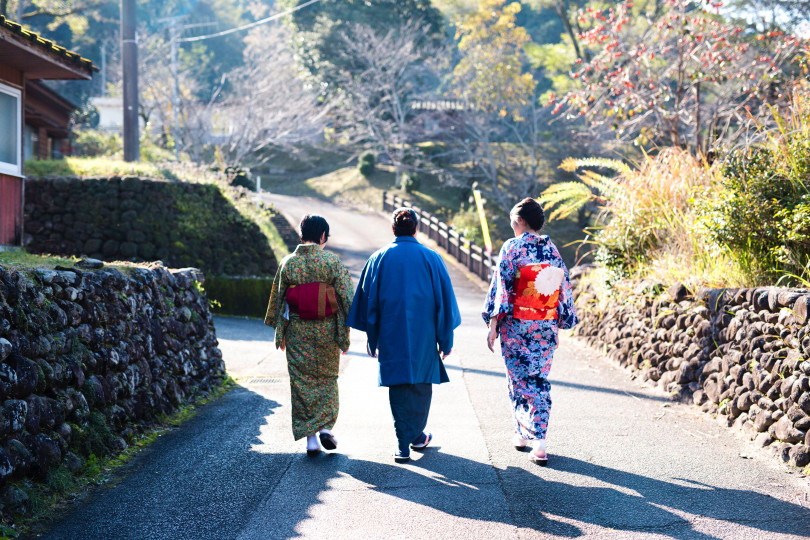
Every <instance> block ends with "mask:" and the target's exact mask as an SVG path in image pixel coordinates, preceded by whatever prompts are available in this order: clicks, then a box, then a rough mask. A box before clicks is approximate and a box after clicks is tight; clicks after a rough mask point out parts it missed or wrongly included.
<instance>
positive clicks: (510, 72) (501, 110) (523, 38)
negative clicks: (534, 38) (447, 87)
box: [453, 0, 536, 119]
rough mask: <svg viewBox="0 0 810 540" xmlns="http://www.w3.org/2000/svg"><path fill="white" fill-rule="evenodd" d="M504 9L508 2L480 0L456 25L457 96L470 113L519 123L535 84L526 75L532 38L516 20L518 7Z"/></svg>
mask: <svg viewBox="0 0 810 540" xmlns="http://www.w3.org/2000/svg"><path fill="white" fill-rule="evenodd" d="M504 4H506V0H482V1H481V2H480V4H479V6H478V10H477V11H475V12H472V13H470V14H468V15H467V16H465V17H463V18H461V19H459V20H458V21H457V26H456V39H458V49H459V52H460V53H461V55H462V56H461V60H459V62H458V64H457V65H456V68H455V69H454V70H453V79H454V83H455V87H456V93H457V94H458V95H459V97H461V98H462V99H463V100H465V101H466V102H468V103H469V104H470V106H471V107H472V108H474V109H476V110H480V111H484V112H488V113H493V112H494V113H497V114H498V115H500V116H501V117H507V116H512V117H513V118H515V119H518V117H519V112H518V111H519V110H520V109H521V108H522V107H524V106H525V105H527V104H528V103H529V102H530V101H531V99H532V96H533V94H534V87H535V84H536V83H535V81H534V77H532V75H531V73H524V71H523V65H524V60H525V56H524V53H523V48H524V47H525V46H526V44H528V43H530V42H531V38H530V37H529V34H528V32H526V29H525V28H523V27H521V26H518V25H517V23H516V20H515V19H516V15H517V14H518V13H519V12H520V9H521V7H520V4H519V3H518V2H512V3H510V4H507V5H504Z"/></svg>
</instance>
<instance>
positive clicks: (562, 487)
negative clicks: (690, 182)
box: [44, 196, 810, 539]
mask: <svg viewBox="0 0 810 540" xmlns="http://www.w3.org/2000/svg"><path fill="white" fill-rule="evenodd" d="M268 198H269V199H270V200H272V202H274V203H276V204H277V206H279V207H280V208H282V209H283V210H284V211H285V212H286V213H287V214H288V216H289V217H290V218H291V219H293V220H297V219H300V217H301V215H302V214H303V213H305V212H318V213H321V214H322V215H324V216H325V217H326V218H327V219H328V220H329V222H330V225H331V228H332V231H331V232H332V237H331V239H330V242H329V245H328V246H327V247H328V248H329V249H332V250H334V251H335V252H336V253H338V254H339V255H340V256H341V257H343V259H344V261H345V262H346V263H347V265H349V266H350V267H351V270H352V273H353V275H354V276H355V277H356V276H357V274H358V273H359V270H360V268H361V267H362V264H363V263H364V262H365V259H366V257H367V256H368V255H369V254H370V253H371V252H372V251H374V250H375V249H376V248H378V247H380V246H382V245H383V244H385V243H386V242H388V241H389V240H390V238H391V233H390V227H389V225H388V222H387V221H386V220H385V219H384V218H382V217H380V216H377V215H374V214H358V213H356V212H352V211H348V210H344V209H340V208H336V207H333V206H331V205H329V204H328V203H324V202H322V201H316V200H313V199H292V198H288V197H282V196H268ZM449 268H450V271H451V275H452V277H453V281H454V286H455V290H456V294H457V296H458V300H459V304H460V307H461V311H462V318H463V321H464V322H463V324H462V326H461V327H460V328H459V329H458V330H457V334H456V347H455V350H454V352H453V354H452V355H451V356H450V358H449V359H448V370H449V373H450V377H451V382H450V383H449V384H445V385H441V386H437V387H435V391H434V401H433V407H432V410H431V417H430V421H429V423H428V428H429V430H430V431H432V432H433V433H434V436H435V443H434V444H432V445H431V447H430V448H429V449H428V451H426V452H425V453H424V454H423V455H419V454H416V453H414V454H413V455H414V457H415V459H414V461H412V462H411V463H410V464H407V465H397V464H395V463H394V462H393V459H392V457H391V454H392V452H393V450H394V448H395V443H396V439H395V437H394V433H393V425H392V421H391V418H390V412H389V409H388V402H387V393H386V390H385V389H383V388H379V387H377V386H376V379H377V375H376V363H375V361H374V360H373V359H371V358H368V357H367V356H366V355H365V353H364V350H365V341H364V339H363V338H364V336H363V334H361V333H355V334H353V335H352V348H351V350H350V351H349V353H348V354H347V355H345V356H344V357H343V360H342V366H341V376H340V395H341V398H340V399H341V409H340V418H339V420H338V423H337V425H336V427H335V432H336V435H337V437H338V440H339V451H338V452H335V453H333V454H325V455H322V456H320V457H318V458H315V459H309V458H307V457H306V456H305V454H304V442H303V441H298V442H296V441H293V440H292V434H291V428H290V416H289V386H288V379H287V373H286V364H285V360H284V356H283V354H281V353H279V352H277V351H276V350H275V349H274V348H273V346H272V338H273V332H272V330H271V329H269V328H267V327H265V326H264V325H263V324H262V323H261V321H255V320H246V319H236V318H218V319H217V321H216V325H217V333H218V337H219V340H220V346H221V348H222V350H223V352H224V356H225V360H226V363H227V364H228V368H229V370H230V372H231V373H232V375H233V376H234V377H236V378H237V380H238V381H239V382H240V387H239V388H237V389H235V390H233V391H232V392H230V393H229V394H228V395H226V396H225V397H223V398H222V399H220V400H219V401H217V402H215V403H212V404H210V405H207V406H205V407H203V408H202V410H201V411H200V413H199V414H198V415H197V416H196V417H194V418H193V419H192V420H190V421H189V422H188V423H186V424H185V425H183V426H182V427H181V428H179V429H177V430H174V431H173V432H171V433H169V434H167V435H164V436H163V437H161V438H160V439H159V440H158V441H157V442H156V443H155V444H153V445H152V446H151V447H150V448H149V449H147V450H146V451H144V452H143V453H142V454H141V455H139V456H138V457H137V458H135V459H134V460H133V461H132V462H131V464H130V465H128V466H127V467H126V468H125V469H124V470H122V471H121V473H120V476H119V478H118V479H117V481H116V482H114V483H112V484H111V485H110V486H107V487H104V488H100V489H96V490H94V491H93V492H91V493H90V494H89V495H88V496H87V497H86V498H85V500H84V501H83V502H81V503H80V504H78V505H77V506H76V507H75V508H74V509H73V510H72V511H71V512H70V513H68V514H67V515H65V516H64V517H63V518H62V519H61V520H59V521H57V522H55V523H53V524H52V525H51V527H50V528H49V529H48V531H47V532H46V533H45V534H44V536H45V537H47V538H189V539H203V538H256V539H265V538H297V537H305V538H309V537H318V538H386V539H389V538H431V539H434V538H459V537H464V538H467V539H473V538H546V537H549V538H552V537H565V538H574V537H582V536H586V537H598V538H679V539H680V538H763V539H772V538H806V537H808V536H810V509H808V504H809V503H808V501H807V500H806V497H807V490H808V480H807V479H806V478H803V477H801V476H800V475H799V474H798V473H797V472H790V471H789V470H788V469H787V468H786V467H784V466H783V465H781V464H779V463H777V461H776V460H775V459H774V458H773V457H771V456H770V455H768V454H766V453H765V452H764V451H760V450H756V449H755V448H754V447H753V445H752V443H751V442H750V441H748V440H747V439H745V438H743V437H741V436H739V435H737V434H735V433H732V432H731V431H730V430H728V429H727V428H725V427H722V426H721V425H720V424H719V423H718V421H716V420H714V419H712V418H711V417H709V416H706V415H704V414H702V413H699V412H698V411H696V410H695V409H693V408H691V407H688V406H684V405H677V404H672V403H670V402H669V401H668V400H667V399H666V397H664V396H662V395H661V394H659V393H657V392H655V391H653V390H651V389H648V388H644V387H642V386H641V385H639V384H638V383H636V382H634V381H632V380H631V379H630V376H629V375H628V373H627V372H625V371H623V370H622V369H620V368H617V367H615V366H614V365H612V364H610V363H609V362H608V361H607V360H606V359H605V358H604V357H603V356H602V355H600V354H599V353H598V352H597V351H594V350H592V349H589V348H587V347H585V346H583V345H582V344H580V343H579V342H577V341H576V340H574V339H571V338H568V337H567V336H565V337H563V339H562V344H561V347H560V349H559V350H558V351H557V354H556V356H555V361H554V362H555V364H554V368H553V369H552V372H551V378H552V398H553V401H554V405H553V408H552V415H551V423H550V429H549V445H548V451H549V454H550V458H549V467H548V468H540V467H537V466H535V465H533V464H531V463H530V462H528V460H527V458H526V454H524V453H520V452H517V451H515V450H514V449H512V448H511V446H510V445H509V442H510V437H511V422H510V417H509V414H510V412H509V404H508V401H507V395H506V382H505V378H504V370H503V365H502V361H501V359H500V356H499V355H495V354H492V353H490V352H489V350H488V349H487V348H486V345H485V330H484V326H483V323H482V322H481V320H480V316H479V311H480V308H481V304H482V299H483V294H484V292H483V289H482V286H481V285H480V284H478V283H477V282H475V281H473V280H472V279H470V278H469V277H467V276H466V275H465V274H464V272H463V271H462V270H461V269H459V268H458V267H456V266H454V265H452V264H449Z"/></svg>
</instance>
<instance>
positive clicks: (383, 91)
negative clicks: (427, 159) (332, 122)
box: [335, 21, 446, 182]
mask: <svg viewBox="0 0 810 540" xmlns="http://www.w3.org/2000/svg"><path fill="white" fill-rule="evenodd" d="M350 30H351V33H350V34H349V35H346V36H345V37H344V44H343V47H342V49H341V50H342V53H343V54H344V55H346V57H347V58H346V59H345V60H346V62H350V63H351V64H352V65H353V66H354V71H353V72H344V73H342V74H340V75H338V77H337V78H336V79H335V80H336V82H337V84H338V85H339V86H340V88H341V89H342V97H341V98H338V99H339V100H340V101H341V102H342V103H341V104H342V105H343V106H342V107H341V108H342V109H343V111H342V114H339V118H340V119H341V120H342V122H341V126H340V127H341V128H342V129H343V131H344V133H350V134H352V135H353V138H354V140H356V141H363V142H366V141H368V142H370V143H371V144H373V145H374V146H376V147H377V148H378V149H379V150H380V151H382V152H384V153H385V155H387V156H388V157H389V159H390V160H391V162H392V163H393V165H394V167H395V171H396V174H395V182H399V181H400V179H401V175H402V172H403V171H404V170H405V169H407V168H409V167H413V166H415V165H416V164H415V162H414V158H416V157H417V156H418V155H419V152H418V149H417V148H415V147H414V146H413V145H412V144H411V143H412V142H413V141H414V140H415V138H416V137H417V133H418V131H419V128H418V126H417V125H416V124H415V123H414V122H413V119H414V116H415V114H416V113H415V111H414V108H413V105H414V103H415V102H416V101H419V100H421V99H425V98H426V96H427V95H428V94H429V93H430V92H431V90H433V89H434V88H435V87H436V85H437V82H438V76H437V72H438V69H437V68H438V66H437V65H436V62H437V61H438V60H440V59H441V58H442V57H444V56H445V55H446V53H445V51H443V50H442V49H440V48H435V47H429V46H427V45H425V40H424V39H423V38H424V37H425V36H426V35H427V34H428V33H429V32H430V27H429V26H427V25H425V24H423V23H422V22H421V21H410V22H407V23H405V24H403V25H402V26H399V27H395V28H391V29H389V30H388V31H387V32H385V33H384V34H383V33H381V32H379V31H377V30H375V29H373V28H371V27H369V26H366V25H363V24H355V25H353V26H351V27H350ZM420 44H422V45H421V46H420Z"/></svg>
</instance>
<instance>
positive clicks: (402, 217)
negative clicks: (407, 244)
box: [391, 208, 419, 236]
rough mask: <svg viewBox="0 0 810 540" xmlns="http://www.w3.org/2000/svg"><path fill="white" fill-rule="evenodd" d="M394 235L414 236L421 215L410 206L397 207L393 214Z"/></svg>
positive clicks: (392, 228) (392, 226) (392, 227)
mask: <svg viewBox="0 0 810 540" xmlns="http://www.w3.org/2000/svg"><path fill="white" fill-rule="evenodd" d="M391 221H392V223H391V230H393V231H394V236H413V235H415V234H416V229H417V228H418V227H419V216H417V215H416V212H414V211H413V210H411V209H410V208H397V209H396V210H394V214H393V215H392V216H391Z"/></svg>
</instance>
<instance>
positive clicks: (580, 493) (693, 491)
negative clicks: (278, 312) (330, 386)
mask: <svg viewBox="0 0 810 540" xmlns="http://www.w3.org/2000/svg"><path fill="white" fill-rule="evenodd" d="M302 459H305V458H302ZM413 465H415V466H416V467H417V468H418V469H422V471H419V470H416V471H415V470H414V467H402V466H399V465H395V464H393V463H392V464H390V465H388V464H383V463H378V462H371V461H364V460H353V459H350V458H348V457H346V456H343V455H339V454H331V455H324V456H321V457H320V458H318V459H315V460H309V463H307V464H306V469H307V478H308V479H309V480H310V481H313V482H316V483H317V485H318V486H321V489H320V490H318V489H313V490H312V491H311V492H310V493H309V496H308V497H309V500H301V501H300V503H301V504H305V505H308V509H309V510H310V511H311V510H312V508H313V507H314V506H316V505H318V504H320V503H321V502H322V500H323V492H324V491H327V490H338V491H339V490H340V489H341V488H340V487H339V486H331V487H330V486H329V485H328V484H330V481H331V480H332V479H338V478H341V479H343V481H345V480H346V479H347V478H353V479H355V480H357V481H359V482H362V483H363V484H367V485H368V486H370V487H369V489H372V490H374V491H380V492H383V493H385V494H387V495H388V496H392V497H397V498H399V499H402V500H404V501H409V502H411V503H416V504H418V505H422V506H426V507H429V508H433V509H435V510H438V511H440V512H444V513H446V514H449V515H454V516H458V517H461V518H466V519H472V520H478V521H485V522H498V521H500V522H503V523H505V524H508V525H509V524H511V525H515V526H518V527H521V528H528V529H532V530H535V531H538V532H541V533H545V534H553V535H558V536H563V537H569V538H573V537H578V536H582V535H584V534H586V533H585V531H583V530H582V529H580V528H579V527H577V526H576V525H573V524H571V523H570V522H571V521H575V522H580V523H583V524H586V523H587V524H593V525H597V526H600V527H605V528H608V529H613V530H616V531H626V532H633V533H639V532H646V533H655V534H659V535H662V536H667V537H670V538H678V539H686V538H689V539H694V538H697V539H701V538H704V539H708V538H717V537H716V536H712V535H709V534H705V533H703V532H701V531H698V530H695V529H694V528H693V526H692V523H691V522H698V523H701V522H705V520H706V519H707V518H708V519H710V520H719V521H726V522H731V523H738V524H744V525H745V526H747V527H750V528H751V529H753V530H755V531H757V533H761V534H762V536H763V537H765V538H772V537H774V535H788V534H789V535H797V534H798V535H802V534H805V535H806V534H807V533H808V532H810V525H808V518H809V517H810V511H808V510H807V509H806V508H804V507H802V506H800V505H797V504H792V503H788V502H785V501H782V500H779V499H775V498H772V497H770V496H768V495H764V494H761V493H757V492H753V491H743V490H736V489H725V488H719V487H714V486H710V485H705V484H697V483H691V484H687V482H686V481H681V480H678V479H674V480H675V481H673V482H668V481H661V480H656V479H651V478H647V477H645V476H641V475H638V474H633V473H628V472H625V471H620V470H616V469H609V468H605V467H601V466H598V465H594V464H591V463H587V462H584V461H581V460H578V459H573V458H568V457H565V456H552V459H551V460H550V465H551V466H552V467H553V468H554V469H556V470H559V471H564V472H566V473H570V474H571V475H581V476H586V477H590V478H592V479H595V480H597V481H599V483H603V484H605V486H604V487H593V486H578V485H574V484H568V483H563V482H558V481H549V480H547V479H545V478H544V472H545V471H546V470H547V469H541V468H538V469H537V470H536V471H531V472H530V471H529V470H525V469H523V468H519V467H508V468H507V469H505V470H497V471H495V472H496V473H497V482H496V481H494V480H495V478H496V475H493V470H494V469H493V468H492V466H490V465H488V464H485V463H479V462H477V461H472V460H468V459H465V458H461V457H457V456H452V455H447V454H443V453H441V452H440V451H439V449H438V448H431V449H429V450H428V451H427V452H426V453H425V455H424V456H423V457H421V458H420V459H418V460H417V461H415V462H413ZM557 476H559V475H557ZM487 478H490V479H493V481H491V482H489V487H491V488H495V489H499V488H498V486H497V483H499V482H500V483H502V485H503V489H504V491H505V492H506V494H507V497H508V499H509V501H510V502H509V508H508V509H505V508H498V507H497V503H496V502H495V501H493V500H492V498H491V490H488V489H487V487H488V486H487V482H486V479H487ZM572 479H574V478H573V477H572ZM676 482H682V483H676ZM310 487H312V486H310ZM752 510H754V512H752ZM369 511H373V509H369ZM403 511H404V512H406V513H407V511H408V510H407V508H406V509H404V510H403ZM310 513H311V512H307V515H306V516H302V515H300V514H299V516H298V517H299V518H300V521H303V520H306V519H308V518H309V517H310V516H309V514H310ZM763 516H764V517H763ZM300 521H298V520H294V521H291V522H289V523H287V524H285V525H282V527H281V529H279V530H277V531H276V534H278V536H279V537H283V538H291V537H298V536H299V532H298V531H297V527H298V525H299V523H300ZM715 529H716V528H715Z"/></svg>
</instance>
